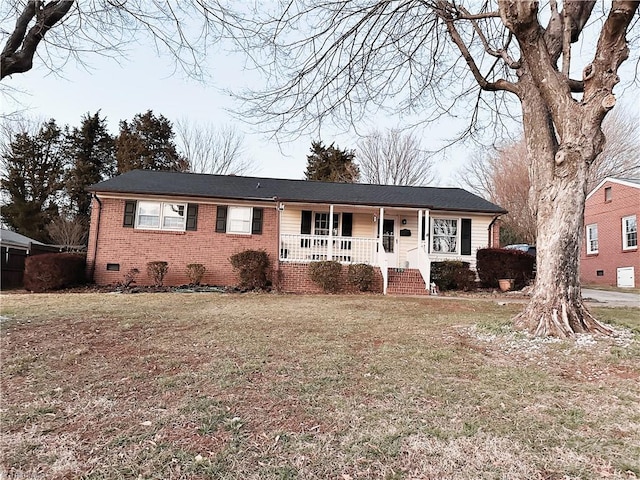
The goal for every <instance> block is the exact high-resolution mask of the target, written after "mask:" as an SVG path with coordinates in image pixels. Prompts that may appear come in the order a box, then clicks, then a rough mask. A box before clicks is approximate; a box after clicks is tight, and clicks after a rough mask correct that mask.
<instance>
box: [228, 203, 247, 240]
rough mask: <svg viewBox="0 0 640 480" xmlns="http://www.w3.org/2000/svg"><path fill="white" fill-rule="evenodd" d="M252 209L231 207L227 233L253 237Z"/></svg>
mask: <svg viewBox="0 0 640 480" xmlns="http://www.w3.org/2000/svg"><path fill="white" fill-rule="evenodd" d="M251 211H252V210H251V207H234V206H230V207H229V209H228V213H227V233H240V234H245V235H251V218H252V213H251Z"/></svg>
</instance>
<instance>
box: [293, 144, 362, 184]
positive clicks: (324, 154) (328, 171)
mask: <svg viewBox="0 0 640 480" xmlns="http://www.w3.org/2000/svg"><path fill="white" fill-rule="evenodd" d="M355 157H356V155H355V153H354V151H353V150H340V149H339V148H338V147H337V146H335V147H334V144H333V143H332V144H331V145H329V146H328V147H325V146H324V145H323V144H322V142H321V141H318V142H311V155H307V171H306V173H305V176H306V179H307V180H319V181H322V182H342V183H356V182H357V181H358V179H359V178H360V171H359V170H358V166H357V165H356V164H355V163H354V159H355Z"/></svg>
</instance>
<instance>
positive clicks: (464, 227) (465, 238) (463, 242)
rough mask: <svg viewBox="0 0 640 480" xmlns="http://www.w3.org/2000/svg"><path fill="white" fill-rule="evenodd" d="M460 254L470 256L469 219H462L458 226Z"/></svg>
mask: <svg viewBox="0 0 640 480" xmlns="http://www.w3.org/2000/svg"><path fill="white" fill-rule="evenodd" d="M460 254H461V255H471V219H470V218H463V219H462V221H461V225H460Z"/></svg>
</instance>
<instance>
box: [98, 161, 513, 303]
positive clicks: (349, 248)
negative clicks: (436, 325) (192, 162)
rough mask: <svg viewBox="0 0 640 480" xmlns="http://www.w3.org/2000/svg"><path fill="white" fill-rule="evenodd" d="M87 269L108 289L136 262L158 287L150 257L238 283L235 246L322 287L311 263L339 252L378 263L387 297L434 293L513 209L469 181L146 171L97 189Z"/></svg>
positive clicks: (285, 274) (292, 288) (171, 278)
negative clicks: (435, 277) (461, 184)
mask: <svg viewBox="0 0 640 480" xmlns="http://www.w3.org/2000/svg"><path fill="white" fill-rule="evenodd" d="M89 190H90V191H91V192H92V193H93V197H94V199H93V207H92V214H91V227H90V235H89V245H88V250H87V269H88V276H89V277H90V279H92V280H93V281H95V282H96V283H97V284H100V285H107V284H113V283H117V282H120V281H122V279H123V277H124V274H125V273H126V272H128V271H129V270H130V269H132V268H137V269H138V270H140V275H139V277H138V279H137V282H138V284H140V285H144V284H149V283H151V280H150V279H149V278H148V277H147V274H146V264H147V262H150V261H158V260H161V261H166V262H168V263H169V271H168V273H167V276H166V277H165V284H166V285H182V284H186V283H188V277H187V274H186V266H187V265H188V264H190V263H201V264H203V265H204V266H205V267H206V274H205V277H204V279H203V281H202V282H203V283H205V284H209V285H220V286H223V285H224V286H232V285H236V284H237V277H236V275H235V273H234V272H233V269H232V266H231V264H230V262H229V257H230V256H231V255H233V254H234V253H237V252H240V251H243V250H247V249H254V250H258V249H261V250H265V251H266V252H267V253H268V254H269V256H270V258H271V262H272V265H273V269H274V270H275V271H280V275H279V278H280V283H281V288H282V289H283V291H285V292H300V293H302V292H318V291H319V288H318V287H317V286H316V285H315V284H313V283H312V282H311V281H310V279H309V278H308V274H307V265H308V263H309V262H314V261H320V260H327V259H333V260H336V261H339V262H341V263H343V264H345V265H346V264H350V263H366V264H370V265H373V266H374V267H375V268H376V274H377V280H376V281H377V283H376V285H377V288H376V290H378V291H380V292H384V293H387V292H388V293H406V294H420V293H422V294H424V293H427V294H428V291H429V290H428V285H430V264H431V262H434V261H439V260H462V261H465V262H469V263H470V264H471V266H472V267H474V266H475V253H476V251H477V250H478V249H479V248H483V247H487V246H489V245H491V246H497V245H498V241H499V235H498V233H499V232H498V228H499V227H498V226H497V223H498V222H496V219H497V218H498V217H499V216H500V215H502V214H504V213H506V211H505V210H504V209H502V208H501V207H499V206H497V205H494V204H493V203H490V202H488V201H486V200H484V199H482V198H480V197H478V196H476V195H473V194H471V193H469V192H467V191H465V190H462V189H460V188H431V187H402V186H390V185H365V184H349V183H327V182H313V181H306V180H284V179H274V178H255V177H242V176H234V175H231V176H223V175H204V174H194V173H176V172H156V171H148V170H146V171H145V170H134V171H131V172H127V173H125V174H123V175H120V176H118V177H115V178H112V179H110V180H106V181H104V182H101V183H98V184H95V185H92V186H91V187H90V188H89Z"/></svg>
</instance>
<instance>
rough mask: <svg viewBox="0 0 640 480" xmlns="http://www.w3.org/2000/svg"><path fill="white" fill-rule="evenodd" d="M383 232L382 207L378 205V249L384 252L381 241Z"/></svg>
mask: <svg viewBox="0 0 640 480" xmlns="http://www.w3.org/2000/svg"><path fill="white" fill-rule="evenodd" d="M383 232H384V207H380V216H379V217H378V251H379V252H380V253H384V243H382V234H383Z"/></svg>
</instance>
